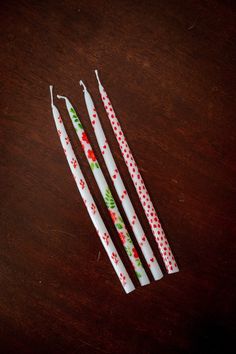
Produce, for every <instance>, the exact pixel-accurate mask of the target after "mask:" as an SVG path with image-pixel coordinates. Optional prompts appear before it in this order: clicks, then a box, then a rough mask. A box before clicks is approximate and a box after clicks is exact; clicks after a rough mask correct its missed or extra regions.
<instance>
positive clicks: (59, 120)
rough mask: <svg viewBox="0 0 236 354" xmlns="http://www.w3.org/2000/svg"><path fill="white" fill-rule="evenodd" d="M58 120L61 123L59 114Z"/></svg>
mask: <svg viewBox="0 0 236 354" xmlns="http://www.w3.org/2000/svg"><path fill="white" fill-rule="evenodd" d="M58 122H59V123H60V124H61V123H62V119H61V116H59V117H58Z"/></svg>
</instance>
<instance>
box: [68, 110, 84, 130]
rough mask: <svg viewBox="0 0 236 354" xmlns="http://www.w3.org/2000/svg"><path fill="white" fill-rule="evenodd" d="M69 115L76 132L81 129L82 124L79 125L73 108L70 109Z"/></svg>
mask: <svg viewBox="0 0 236 354" xmlns="http://www.w3.org/2000/svg"><path fill="white" fill-rule="evenodd" d="M70 115H71V118H72V120H73V122H74V123H75V125H76V127H75V129H76V131H77V130H78V129H83V126H82V124H81V122H80V120H79V118H78V116H77V114H76V111H75V109H74V108H73V107H71V108H70Z"/></svg>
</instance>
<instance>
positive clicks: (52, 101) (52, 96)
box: [49, 85, 54, 107]
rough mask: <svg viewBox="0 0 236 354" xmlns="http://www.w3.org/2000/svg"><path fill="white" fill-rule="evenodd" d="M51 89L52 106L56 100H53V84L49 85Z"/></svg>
mask: <svg viewBox="0 0 236 354" xmlns="http://www.w3.org/2000/svg"><path fill="white" fill-rule="evenodd" d="M49 90H50V95H51V106H52V107H53V106H54V102H53V86H52V85H50V86H49Z"/></svg>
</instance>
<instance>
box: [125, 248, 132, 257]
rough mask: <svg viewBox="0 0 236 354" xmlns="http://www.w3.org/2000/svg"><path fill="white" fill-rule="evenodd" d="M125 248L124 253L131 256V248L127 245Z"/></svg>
mask: <svg viewBox="0 0 236 354" xmlns="http://www.w3.org/2000/svg"><path fill="white" fill-rule="evenodd" d="M125 250H126V253H127V254H128V256H130V257H131V256H132V251H131V249H130V248H129V247H128V246H127V247H125Z"/></svg>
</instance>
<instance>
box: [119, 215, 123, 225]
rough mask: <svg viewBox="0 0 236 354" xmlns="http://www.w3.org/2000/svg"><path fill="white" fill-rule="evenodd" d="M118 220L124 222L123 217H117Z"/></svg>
mask: <svg viewBox="0 0 236 354" xmlns="http://www.w3.org/2000/svg"><path fill="white" fill-rule="evenodd" d="M118 220H119V221H120V222H121V223H122V224H124V221H123V219H122V217H121V216H119V217H118Z"/></svg>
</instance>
